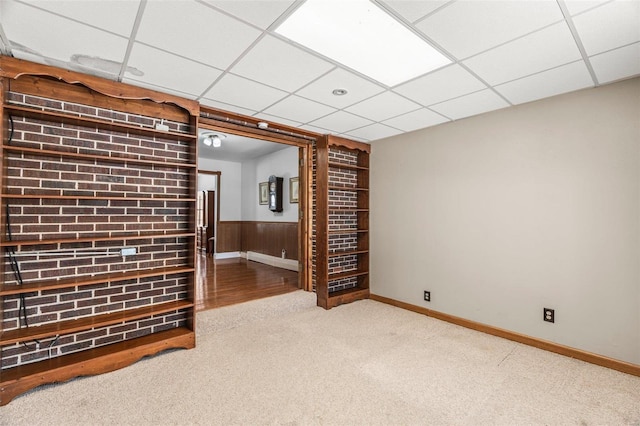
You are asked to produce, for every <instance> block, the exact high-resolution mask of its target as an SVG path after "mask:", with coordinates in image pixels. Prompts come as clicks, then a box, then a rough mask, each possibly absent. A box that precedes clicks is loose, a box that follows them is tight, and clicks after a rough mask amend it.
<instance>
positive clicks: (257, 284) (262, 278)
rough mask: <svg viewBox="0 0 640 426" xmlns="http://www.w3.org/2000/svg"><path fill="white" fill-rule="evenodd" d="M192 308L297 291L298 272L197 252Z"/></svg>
mask: <svg viewBox="0 0 640 426" xmlns="http://www.w3.org/2000/svg"><path fill="white" fill-rule="evenodd" d="M197 260H198V263H197V279H196V310H197V311H204V310H207V309H213V308H219V307H221V306H227V305H233V304H236V303H242V302H247V301H249V300H255V299H261V298H263V297H269V296H276V295H279V294H285V293H289V292H292V291H295V290H298V273H297V272H294V271H289V270H286V269H281V268H276V267H273V266H269V265H264V264H262V263H258V262H252V261H247V260H246V259H242V258H234V259H218V260H213V258H212V257H211V256H206V255H204V254H199V255H198V259H197Z"/></svg>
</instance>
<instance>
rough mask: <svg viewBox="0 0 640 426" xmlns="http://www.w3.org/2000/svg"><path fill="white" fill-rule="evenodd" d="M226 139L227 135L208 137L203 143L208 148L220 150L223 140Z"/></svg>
mask: <svg viewBox="0 0 640 426" xmlns="http://www.w3.org/2000/svg"><path fill="white" fill-rule="evenodd" d="M224 138H226V136H225V135H208V136H207V137H206V138H204V139H203V141H202V143H203V144H205V145H206V146H213V147H214V148H220V146H221V145H222V139H224Z"/></svg>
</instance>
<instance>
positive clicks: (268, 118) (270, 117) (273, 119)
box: [254, 112, 301, 127]
mask: <svg viewBox="0 0 640 426" xmlns="http://www.w3.org/2000/svg"><path fill="white" fill-rule="evenodd" d="M254 117H256V118H259V119H261V120H264V121H266V122H273V123H278V124H284V125H287V126H291V127H299V126H300V124H301V123H299V122H297V121H293V120H287V119H286V118H282V117H276V116H274V115H270V114H265V113H263V112H261V113H258V114H255V115H254Z"/></svg>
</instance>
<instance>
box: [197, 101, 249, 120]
mask: <svg viewBox="0 0 640 426" xmlns="http://www.w3.org/2000/svg"><path fill="white" fill-rule="evenodd" d="M198 102H200V103H201V104H202V105H206V106H210V107H211V108H217V109H221V110H224V111H230V112H236V113H238V114H242V115H248V116H252V115H253V114H255V113H256V112H255V111H252V110H250V109H247V108H242V107H238V106H235V105H230V104H225V103H224V102H218V101H214V100H212V99H207V98H200V99H199V100H198Z"/></svg>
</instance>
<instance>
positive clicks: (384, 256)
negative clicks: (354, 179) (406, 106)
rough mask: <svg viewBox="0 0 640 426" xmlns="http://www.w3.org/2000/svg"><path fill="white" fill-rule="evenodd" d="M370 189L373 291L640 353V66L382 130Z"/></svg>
mask: <svg viewBox="0 0 640 426" xmlns="http://www.w3.org/2000/svg"><path fill="white" fill-rule="evenodd" d="M370 202H371V289H372V293H375V294H379V295H382V296H386V297H390V298H393V299H396V300H400V301H404V302H407V303H411V304H414V305H419V306H424V307H428V308H430V309H433V310H436V311H440V312H445V313H448V314H452V315H456V316H459V317H462V318H466V319H470V320H473V321H477V322H480V323H484V324H488V325H492V326H496V327H500V328H504V329H508V330H512V331H515V332H518V333H523V334H526V335H529V336H534V337H538V338H541V339H545V340H550V341H553V342H557V343H560V344H564V345H567V346H571V347H574V348H578V349H582V350H586V351H590V352H594V353H597V354H601V355H605V356H609V357H612V358H616V359H619V360H623V361H627V362H631V363H635V364H640V79H639V78H636V79H633V80H628V81H623V82H620V83H616V84H612V85H608V86H604V87H600V88H597V89H590V90H584V91H579V92H575V93H570V94H566V95H562V96H557V97H554V98H550V99H546V100H541V101H538V102H534V103H530V104H525V105H520V106H516V107H513V108H509V109H504V110H500V111H494V112H491V113H487V114H484V115H481V116H477V117H471V118H468V119H465V120H460V121H457V122H453V123H448V124H444V125H440V126H436V127H432V128H428V129H424V130H421V131H417V132H413V133H410V134H405V135H400V136H397V137H393V138H388V139H386V140H380V141H375V142H373V143H372V154H371V199H370ZM423 290H430V291H431V298H432V302H431V303H427V302H424V301H423V300H422V296H423V294H422V293H423ZM543 307H549V308H553V309H555V310H556V312H555V314H556V323H555V324H550V323H546V322H543V321H542V309H543Z"/></svg>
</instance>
